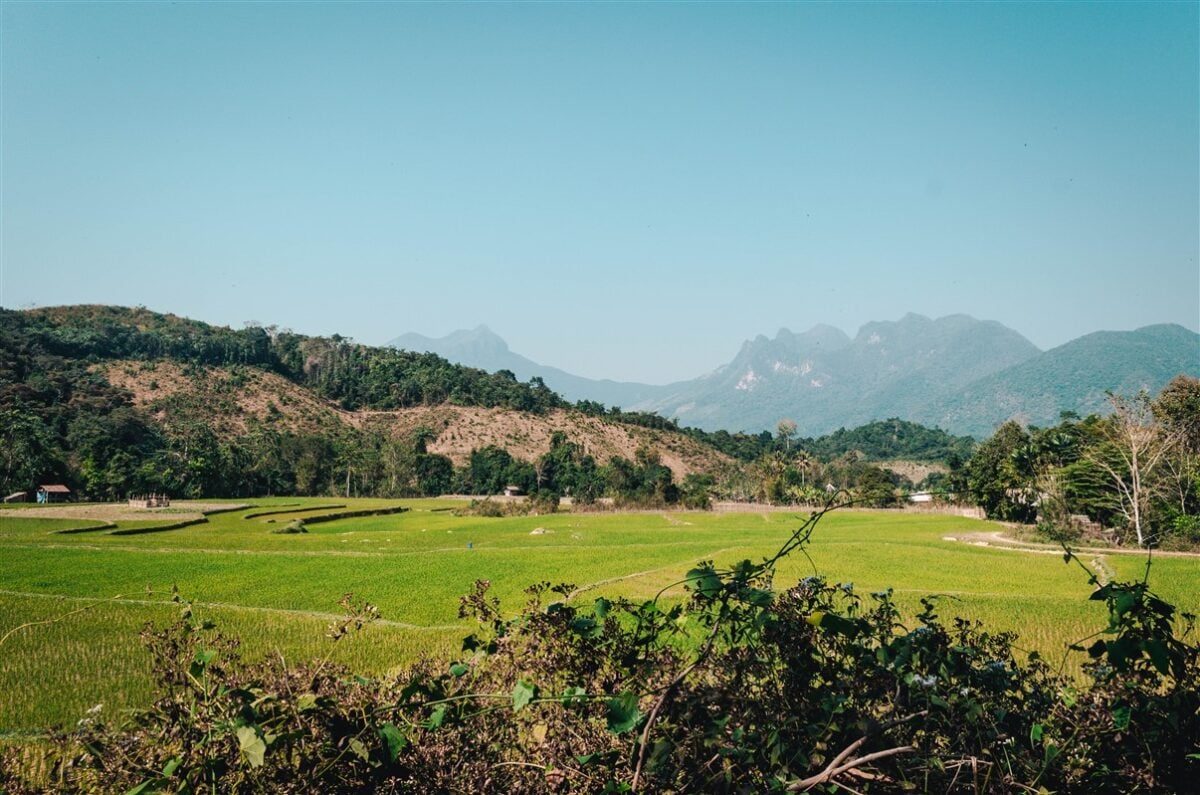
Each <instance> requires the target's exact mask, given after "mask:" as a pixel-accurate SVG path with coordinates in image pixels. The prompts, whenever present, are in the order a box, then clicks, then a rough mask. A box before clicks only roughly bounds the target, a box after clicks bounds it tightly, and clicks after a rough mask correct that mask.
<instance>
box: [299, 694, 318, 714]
mask: <svg viewBox="0 0 1200 795" xmlns="http://www.w3.org/2000/svg"><path fill="white" fill-rule="evenodd" d="M316 706H317V694H316V693H305V694H304V695H302V696H300V698H298V699H296V711H297V712H308V711H309V710H310V709H313V708H315V707H316Z"/></svg>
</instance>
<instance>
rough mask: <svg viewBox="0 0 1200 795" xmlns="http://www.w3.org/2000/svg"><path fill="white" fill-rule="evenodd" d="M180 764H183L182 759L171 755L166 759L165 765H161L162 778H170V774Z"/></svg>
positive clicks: (172, 773)
mask: <svg viewBox="0 0 1200 795" xmlns="http://www.w3.org/2000/svg"><path fill="white" fill-rule="evenodd" d="M182 764H183V760H182V759H180V758H179V757H177V756H173V757H171V758H170V759H168V760H167V763H166V764H165V765H163V769H162V775H163V778H170V777H171V776H172V775H174V773H175V771H176V770H178V769H179V766H180V765H182Z"/></svg>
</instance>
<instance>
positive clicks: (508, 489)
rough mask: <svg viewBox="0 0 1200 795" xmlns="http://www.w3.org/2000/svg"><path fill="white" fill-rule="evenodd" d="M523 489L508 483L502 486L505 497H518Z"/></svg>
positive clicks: (522, 492)
mask: <svg viewBox="0 0 1200 795" xmlns="http://www.w3.org/2000/svg"><path fill="white" fill-rule="evenodd" d="M524 493H525V491H524V490H523V489H522V488H521V487H520V486H513V485H511V484H510V485H508V486H505V487H504V496H505V497H520V496H521V495H522V494H524Z"/></svg>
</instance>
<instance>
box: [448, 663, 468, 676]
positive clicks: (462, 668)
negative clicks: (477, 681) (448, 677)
mask: <svg viewBox="0 0 1200 795" xmlns="http://www.w3.org/2000/svg"><path fill="white" fill-rule="evenodd" d="M470 670H471V667H470V666H469V665H464V664H463V663H454V665H451V666H450V673H451V674H453V675H454V676H462V675H463V674H465V673H467V671H470Z"/></svg>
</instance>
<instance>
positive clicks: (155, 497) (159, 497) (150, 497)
mask: <svg viewBox="0 0 1200 795" xmlns="http://www.w3.org/2000/svg"><path fill="white" fill-rule="evenodd" d="M129 507H130V508H170V507H171V498H170V497H168V496H167V495H165V494H143V495H142V496H140V497H130V498H129Z"/></svg>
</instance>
